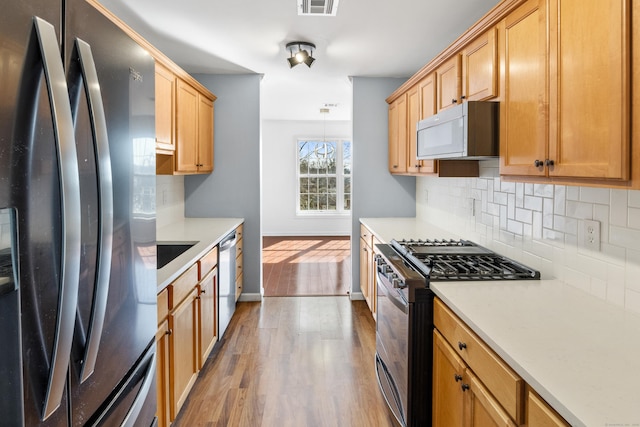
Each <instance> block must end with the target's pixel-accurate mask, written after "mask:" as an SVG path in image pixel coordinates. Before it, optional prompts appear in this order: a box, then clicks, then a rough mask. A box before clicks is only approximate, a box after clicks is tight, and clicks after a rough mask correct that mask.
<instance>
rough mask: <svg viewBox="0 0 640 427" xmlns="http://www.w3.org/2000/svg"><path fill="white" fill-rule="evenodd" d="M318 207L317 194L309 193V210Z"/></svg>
mask: <svg viewBox="0 0 640 427" xmlns="http://www.w3.org/2000/svg"><path fill="white" fill-rule="evenodd" d="M317 209H318V195H317V194H310V195H309V210H317Z"/></svg>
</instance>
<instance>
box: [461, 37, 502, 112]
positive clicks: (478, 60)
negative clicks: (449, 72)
mask: <svg viewBox="0 0 640 427" xmlns="http://www.w3.org/2000/svg"><path fill="white" fill-rule="evenodd" d="M497 31H498V30H497V28H495V27H494V28H490V29H489V30H488V31H487V32H485V33H484V34H483V35H481V36H480V37H478V38H477V39H476V40H475V41H473V42H471V43H470V44H469V45H468V46H466V47H465V48H464V49H463V50H462V54H461V57H462V96H461V98H462V100H463V101H484V100H487V99H491V98H495V97H496V96H498V38H497V36H496V33H497Z"/></svg>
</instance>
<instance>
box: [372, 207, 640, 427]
mask: <svg viewBox="0 0 640 427" xmlns="http://www.w3.org/2000/svg"><path fill="white" fill-rule="evenodd" d="M361 222H362V223H363V224H365V225H366V226H367V228H369V229H370V230H371V231H372V232H373V233H374V235H376V236H377V237H378V239H380V240H382V241H385V242H388V241H389V240H390V239H391V238H396V239H401V238H416V237H422V238H425V237H428V238H450V237H451V238H454V237H462V238H464V236H457V235H455V233H450V232H447V231H445V230H442V229H440V228H438V227H434V226H432V225H429V224H427V223H424V222H421V221H417V220H415V219H413V218H397V219H396V218H363V219H361ZM431 288H432V289H433V291H434V292H435V293H436V295H437V296H438V297H440V298H441V299H442V300H443V301H444V302H445V303H446V304H447V306H449V307H450V308H451V309H452V310H453V311H454V312H455V313H456V314H457V315H458V316H459V317H460V318H461V319H462V320H463V321H464V322H465V323H466V324H467V325H468V326H469V327H470V328H471V329H472V330H473V331H474V332H475V333H476V334H478V336H480V337H481V338H482V339H483V340H484V341H485V342H486V343H487V345H489V346H490V347H491V348H492V349H493V350H494V351H495V352H496V353H497V354H498V355H499V356H500V357H501V358H502V359H503V360H504V361H505V362H507V363H508V364H509V365H510V366H511V367H512V368H513V369H514V370H515V371H516V372H517V373H518V374H519V375H520V376H521V377H522V378H523V379H524V380H525V381H526V382H527V383H528V384H529V385H530V386H531V387H532V388H533V389H534V390H535V391H536V392H537V393H538V394H540V395H541V396H542V397H543V398H544V399H545V400H546V401H547V402H548V403H549V404H550V405H551V406H552V407H553V408H554V409H555V410H556V411H557V412H558V413H559V414H560V415H562V416H563V417H564V418H565V419H566V420H567V421H568V422H569V423H570V424H571V425H572V426H589V427H591V426H614V425H616V426H617V425H619V426H640V392H639V391H638V387H640V316H638V315H637V314H635V313H631V312H629V311H625V310H624V309H623V308H621V307H618V306H615V305H612V304H610V303H608V302H606V301H603V300H600V299H598V298H596V297H595V296H592V295H589V294H587V293H585V292H583V291H581V290H579V289H576V288H574V287H572V286H570V285H567V284H565V283H563V282H561V281H558V280H554V279H548V280H539V281H491V282H455V283H451V282H433V283H432V284H431Z"/></svg>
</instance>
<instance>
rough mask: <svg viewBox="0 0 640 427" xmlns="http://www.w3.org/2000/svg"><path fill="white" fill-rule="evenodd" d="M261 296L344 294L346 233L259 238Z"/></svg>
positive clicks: (347, 281)
mask: <svg viewBox="0 0 640 427" xmlns="http://www.w3.org/2000/svg"><path fill="white" fill-rule="evenodd" d="M262 268H263V273H262V277H263V287H264V296H294V295H347V294H348V292H349V289H350V288H351V242H350V237H349V236H336V237H326V236H321V237H308V236H304V237H271V236H269V237H267V236H265V237H263V249H262Z"/></svg>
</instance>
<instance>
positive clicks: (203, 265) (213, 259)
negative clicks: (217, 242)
mask: <svg viewBox="0 0 640 427" xmlns="http://www.w3.org/2000/svg"><path fill="white" fill-rule="evenodd" d="M216 265H218V247H217V246H215V247H214V248H213V249H211V250H210V251H209V252H207V253H206V254H205V255H203V256H202V258H200V261H198V280H202V278H203V277H204V276H206V275H207V274H208V273H209V272H210V271H211V270H213V267H215V266H216Z"/></svg>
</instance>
